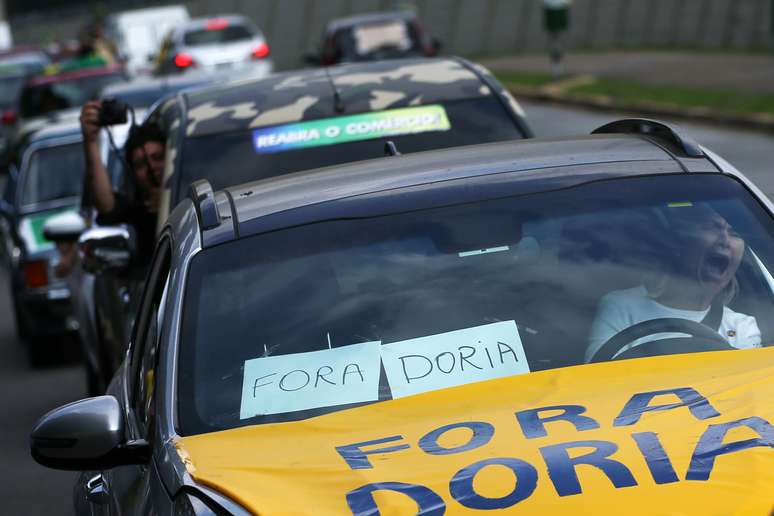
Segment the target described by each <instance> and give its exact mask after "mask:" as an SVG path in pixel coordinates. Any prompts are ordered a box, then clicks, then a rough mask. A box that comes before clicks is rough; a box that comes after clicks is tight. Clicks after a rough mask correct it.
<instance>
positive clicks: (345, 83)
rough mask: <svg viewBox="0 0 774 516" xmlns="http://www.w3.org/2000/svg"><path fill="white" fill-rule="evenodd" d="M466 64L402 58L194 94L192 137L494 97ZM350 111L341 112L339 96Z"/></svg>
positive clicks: (189, 130) (301, 72) (189, 96)
mask: <svg viewBox="0 0 774 516" xmlns="http://www.w3.org/2000/svg"><path fill="white" fill-rule="evenodd" d="M484 72H486V70H485V69H479V68H478V67H476V66H474V65H471V64H469V63H467V62H466V61H464V60H462V59H457V58H443V59H395V60H390V61H372V62H365V63H352V64H344V65H338V66H333V67H330V68H314V69H304V70H296V71H292V72H285V73H279V74H275V75H271V76H268V77H265V78H261V79H249V80H245V81H239V82H234V83H230V84H226V85H222V86H217V87H212V88H206V89H203V90H198V91H196V92H190V93H187V94H186V95H185V96H186V101H187V105H188V113H187V124H188V125H187V127H186V134H187V136H189V137H190V136H202V135H206V134H212V133H219V132H226V131H235V130H245V129H253V128H256V127H264V126H269V125H276V124H283V123H289V122H297V121H301V120H312V119H319V118H329V117H334V116H342V115H348V114H354V113H363V112H371V111H379V110H383V109H393V108H400V107H408V106H413V105H418V104H423V105H427V104H434V103H440V102H448V101H452V100H458V99H467V98H478V97H485V96H489V95H492V92H491V90H490V89H489V87H488V86H486V85H485V84H483V83H482V80H481V77H480V75H479V74H481V73H484ZM337 96H338V99H339V100H340V106H339V107H343V108H344V109H343V110H337V109H336V107H337V98H336V97H337Z"/></svg>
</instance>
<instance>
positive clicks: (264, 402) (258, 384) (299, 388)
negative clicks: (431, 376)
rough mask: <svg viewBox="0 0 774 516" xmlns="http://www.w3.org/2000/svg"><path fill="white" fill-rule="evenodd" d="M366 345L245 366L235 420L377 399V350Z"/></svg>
mask: <svg viewBox="0 0 774 516" xmlns="http://www.w3.org/2000/svg"><path fill="white" fill-rule="evenodd" d="M380 345H381V342H365V343H363V344H352V345H350V346H343V347H338V348H333V349H326V350H322V351H311V352H308V353H295V354H292V355H278V356H274V357H263V358H255V359H252V360H248V361H246V362H245V368H244V381H243V383H242V404H241V407H240V411H239V418H240V419H246V418H249V417H254V416H259V415H266V414H281V413H284V412H294V411H297V410H308V409H313V408H319V407H332V406H336V405H345V404H349V403H362V402H367V401H377V400H378V399H379V372H380V363H379V347H380Z"/></svg>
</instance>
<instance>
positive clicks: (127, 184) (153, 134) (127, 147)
mask: <svg viewBox="0 0 774 516" xmlns="http://www.w3.org/2000/svg"><path fill="white" fill-rule="evenodd" d="M166 140H167V138H166V136H165V134H164V131H163V130H162V129H161V127H160V126H159V125H158V124H155V123H152V122H146V123H144V124H142V125H132V127H131V128H130V129H129V135H128V136H127V138H126V142H125V143H124V166H125V167H128V168H127V170H125V173H124V179H123V183H124V191H125V193H126V195H128V197H129V198H134V197H136V196H138V195H140V196H141V195H142V193H141V192H140V191H139V190H138V186H137V178H136V177H135V175H134V170H132V153H133V152H134V150H135V149H137V148H139V147H142V146H143V145H145V144H146V143H148V142H157V143H159V144H161V145H165V143H166Z"/></svg>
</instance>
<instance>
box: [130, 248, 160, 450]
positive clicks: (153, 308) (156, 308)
mask: <svg viewBox="0 0 774 516" xmlns="http://www.w3.org/2000/svg"><path fill="white" fill-rule="evenodd" d="M169 266H170V245H169V241H168V240H166V239H165V240H162V241H161V242H160V243H159V246H158V248H157V250H156V255H155V257H154V260H153V264H152V265H151V273H150V274H149V276H148V281H147V283H146V285H145V291H144V292H143V297H142V300H141V302H140V309H139V311H138V314H137V317H136V319H135V320H136V321H137V323H136V324H137V328H136V331H135V333H134V335H133V337H132V343H133V346H134V349H133V350H132V354H131V357H132V358H131V373H132V385H130V392H131V393H132V408H133V410H134V414H135V417H136V421H137V424H138V427H139V428H138V429H139V431H140V433H141V434H143V435H147V434H148V431H149V428H150V425H151V422H152V420H153V416H154V414H155V399H156V398H155V394H156V388H155V386H156V366H157V364H158V347H159V341H160V338H161V328H162V323H163V320H164V311H165V307H166V299H167V295H168V290H169Z"/></svg>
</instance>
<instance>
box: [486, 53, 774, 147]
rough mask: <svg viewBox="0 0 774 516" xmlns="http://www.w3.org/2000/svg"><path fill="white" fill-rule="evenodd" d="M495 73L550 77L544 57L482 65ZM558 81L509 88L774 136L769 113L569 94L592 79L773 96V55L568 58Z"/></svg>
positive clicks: (773, 120)
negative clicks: (508, 72)
mask: <svg viewBox="0 0 774 516" xmlns="http://www.w3.org/2000/svg"><path fill="white" fill-rule="evenodd" d="M482 63H483V64H484V65H485V66H487V67H488V68H490V69H491V70H495V71H517V72H544V73H551V72H552V67H551V63H550V62H549V59H548V57H547V56H546V55H515V56H506V57H499V58H492V59H485V60H482ZM562 67H563V74H562V77H561V79H560V80H558V81H555V82H553V83H551V84H548V85H544V86H540V87H534V86H525V85H515V84H511V85H509V88H510V89H511V92H512V93H513V94H514V95H516V96H517V98H530V99H535V100H542V101H550V102H554V103H561V104H567V105H571V106H577V107H586V108H593V109H597V110H603V111H628V112H632V113H637V114H639V115H644V116H651V117H652V116H656V117H671V118H679V119H684V120H689V121H694V122H705V123H712V124H716V125H734V126H737V127H740V128H747V129H756V130H763V131H767V132H772V131H774V115H772V113H770V112H761V113H740V112H734V111H718V110H716V109H712V108H708V107H686V106H681V105H674V104H667V103H662V102H653V101H650V100H625V101H624V100H620V99H615V98H611V97H607V96H598V95H585V94H574V93H568V91H569V87H571V86H574V85H577V84H580V83H583V82H588V81H589V80H593V78H595V77H598V78H604V79H619V80H621V79H623V80H628V81H633V82H638V83H641V84H647V85H663V86H673V87H674V86H683V87H690V88H705V89H711V90H717V91H738V92H747V93H757V94H774V53H772V54H765V53H762V54H740V53H731V52H727V53H705V52H685V51H683V52H675V51H670V52H667V51H662V52H653V51H648V52H631V51H626V52H589V53H568V54H567V55H566V57H565V59H564V62H563V64H562Z"/></svg>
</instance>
